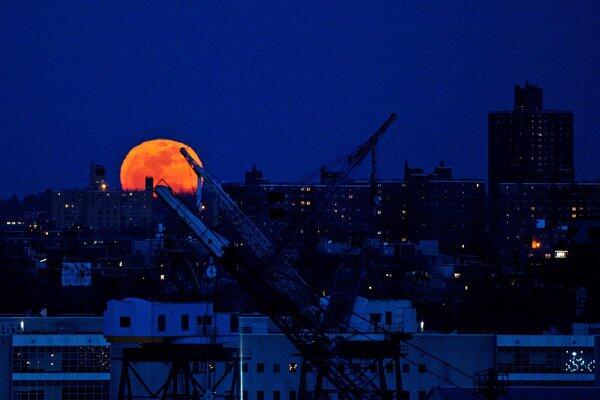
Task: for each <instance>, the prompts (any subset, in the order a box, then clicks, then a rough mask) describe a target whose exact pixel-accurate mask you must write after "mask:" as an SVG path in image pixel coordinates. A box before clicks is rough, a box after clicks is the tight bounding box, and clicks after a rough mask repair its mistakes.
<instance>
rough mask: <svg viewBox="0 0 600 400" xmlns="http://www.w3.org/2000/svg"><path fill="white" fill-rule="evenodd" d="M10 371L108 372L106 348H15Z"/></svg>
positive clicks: (108, 351)
mask: <svg viewBox="0 0 600 400" xmlns="http://www.w3.org/2000/svg"><path fill="white" fill-rule="evenodd" d="M12 367H13V372H108V371H110V348H109V346H15V347H13V351H12Z"/></svg>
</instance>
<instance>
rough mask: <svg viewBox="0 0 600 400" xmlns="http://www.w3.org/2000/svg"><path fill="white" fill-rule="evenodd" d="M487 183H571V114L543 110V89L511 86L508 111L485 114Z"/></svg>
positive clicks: (572, 165)
mask: <svg viewBox="0 0 600 400" xmlns="http://www.w3.org/2000/svg"><path fill="white" fill-rule="evenodd" d="M488 174H489V183H490V184H494V183H500V182H573V180H574V178H575V167H574V164H573V113H572V112H570V111H556V110H545V109H544V107H543V91H542V89H541V88H538V87H536V86H534V85H531V84H529V82H526V83H525V86H524V87H520V86H515V104H514V109H513V110H512V111H495V112H491V113H489V115H488Z"/></svg>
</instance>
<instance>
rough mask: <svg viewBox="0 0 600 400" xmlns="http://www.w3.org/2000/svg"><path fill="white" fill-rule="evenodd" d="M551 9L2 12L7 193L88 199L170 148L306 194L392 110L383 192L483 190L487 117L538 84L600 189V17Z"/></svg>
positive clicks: (591, 11) (1, 193) (227, 173)
mask: <svg viewBox="0 0 600 400" xmlns="http://www.w3.org/2000/svg"><path fill="white" fill-rule="evenodd" d="M540 4H541V3H529V4H527V5H517V4H508V5H502V6H500V5H495V4H492V3H487V4H479V5H476V6H472V7H468V6H466V5H465V4H459V5H456V6H453V7H450V6H445V5H443V4H430V3H422V4H415V3H412V4H405V5H403V6H402V7H392V6H390V5H369V6H360V5H354V6H351V7H345V6H344V7H342V6H339V5H335V4H332V5H329V6H321V7H317V6H307V7H295V6H293V5H287V6H280V7H278V6H273V7H272V9H268V10H267V9H265V8H262V7H260V6H256V5H247V6H245V7H231V8H226V9H216V8H214V7H207V8H206V9H201V10H198V9H188V8H186V6H183V5H178V6H175V7H173V8H171V9H170V10H163V9H162V8H161V7H160V6H157V5H155V4H154V5H152V4H151V5H149V6H148V7H146V8H144V9H141V10H138V9H137V8H136V7H134V6H117V5H113V6H110V7H108V9H106V10H98V9H96V8H94V7H93V6H91V5H86V6H82V7H74V6H71V7H70V6H68V5H67V6H64V7H62V8H60V10H58V9H55V8H53V7H52V6H45V7H44V6H42V7H36V8H35V9H32V7H28V6H26V5H20V4H15V5H11V6H5V8H6V13H5V14H6V24H5V26H6V27H7V29H5V30H4V32H3V35H4V36H6V40H5V41H4V42H5V43H6V44H5V46H4V47H3V48H2V50H1V53H2V55H3V58H6V59H11V60H12V61H13V62H12V63H7V64H6V65H3V66H2V67H1V68H2V73H3V75H4V76H5V77H6V78H7V79H5V80H3V83H2V86H1V88H2V91H3V92H4V93H8V94H9V96H4V100H3V101H2V103H1V106H2V109H3V115H2V117H1V118H0V120H1V121H2V125H1V128H0V129H1V130H2V133H3V134H2V135H1V139H0V145H2V147H3V148H4V149H6V155H5V156H4V157H3V158H2V160H0V170H1V171H2V173H1V174H2V176H1V177H2V179H3V182H4V185H3V188H2V190H0V197H2V198H6V197H8V196H10V195H11V194H12V193H17V194H18V195H20V196H22V195H24V194H26V193H29V192H39V191H41V190H43V189H45V188H48V187H79V185H80V184H81V183H82V182H85V180H86V174H87V166H88V165H89V162H90V161H91V160H95V161H97V162H100V163H101V164H104V165H106V166H107V168H108V171H109V181H110V182H112V183H113V184H114V183H115V182H118V179H117V175H118V168H119V166H120V163H121V161H122V159H123V157H124V156H125V154H126V153H127V151H128V150H129V149H130V148H131V147H133V146H134V145H136V144H138V143H140V142H141V141H143V140H146V139H151V138H157V137H167V138H172V139H177V140H181V141H183V142H185V143H188V144H189V145H190V146H191V147H193V148H194V149H195V150H196V151H197V152H198V153H199V156H200V157H201V158H202V159H203V160H204V161H205V162H206V165H207V167H209V168H210V169H211V171H213V172H214V173H215V174H217V175H218V176H220V177H222V178H223V179H225V180H227V181H241V180H242V177H243V172H244V171H245V170H248V169H250V168H251V166H252V165H253V164H256V165H257V166H258V167H259V168H260V169H262V170H263V171H264V172H265V175H266V176H267V177H269V178H271V179H272V180H277V181H286V180H288V181H294V180H296V179H297V178H298V177H300V176H303V175H304V174H305V173H306V172H307V171H312V170H314V169H316V168H318V167H319V166H320V165H321V164H322V163H324V162H326V161H328V160H330V159H332V158H333V157H335V156H337V155H338V154H339V153H341V152H343V151H344V150H345V149H347V148H351V147H352V146H354V145H356V144H358V143H360V141H361V138H363V137H365V136H366V135H368V134H370V133H371V132H372V131H373V130H374V129H375V127H376V126H377V123H378V121H380V120H381V119H382V118H383V117H384V116H385V115H387V114H389V113H390V112H394V111H395V112H397V113H398V122H399V123H398V124H397V126H395V127H394V128H393V129H392V130H391V131H390V134H389V135H388V136H387V137H386V138H385V139H384V140H383V142H382V143H381V145H380V154H379V156H380V163H379V164H380V176H381V177H382V178H388V179H393V178H401V176H402V166H403V163H404V161H405V160H406V161H408V162H409V163H410V164H411V165H418V166H423V167H425V168H426V169H430V168H432V167H433V166H434V165H437V164H438V163H439V161H440V160H445V161H446V163H447V164H448V165H450V166H452V167H453V168H454V170H455V171H456V175H457V176H462V177H472V178H485V177H486V176H487V167H486V165H487V152H486V148H487V123H486V119H487V113H488V112H490V111H496V110H510V109H511V108H512V95H513V93H512V88H513V86H514V85H519V84H520V85H522V84H524V82H525V81H526V80H529V81H530V82H531V83H533V84H535V85H537V86H540V87H542V88H543V89H544V90H545V104H546V108H548V109H559V110H569V111H573V112H574V116H575V129H574V143H575V149H574V150H575V169H576V171H577V172H576V180H588V181H589V180H597V179H598V177H599V176H598V175H599V174H598V171H599V170H600V160H598V159H597V157H596V154H597V152H598V146H599V145H598V140H597V132H598V129H599V127H600V122H599V121H598V119H597V117H596V111H595V109H594V105H595V104H596V103H597V100H598V99H600V89H599V88H600V84H599V81H598V79H600V78H598V74H597V73H596V72H597V70H598V61H597V60H598V59H600V57H598V55H599V54H600V45H599V44H598V43H597V42H596V41H595V40H594V37H596V36H597V33H598V32H597V31H598V27H597V24H595V22H594V21H595V19H594V15H597V13H598V11H599V10H597V9H598V8H599V7H600V6H599V5H598V4H597V3H584V2H581V3H577V4H575V5H569V6H568V7H567V5H566V3H562V2H558V3H553V4H545V6H544V7H541V6H540ZM267 15H268V18H267V17H266V16H267ZM132 16H134V18H132ZM563 16H565V18H563ZM569 16H570V17H572V18H567V17H569ZM56 22H58V23H56ZM125 22H128V23H125ZM533 33H535V34H533ZM52 38H59V39H60V40H58V41H55V40H53V39H52ZM119 38H122V40H119ZM464 46H468V48H469V51H468V52H464V51H462V49H463V47H464ZM515 60H518V62H515ZM432 144H433V145H432ZM340 150H341V151H340ZM290 160H293V162H290ZM296 160H302V162H299V161H296ZM49 166H51V167H52V171H53V173H51V174H48V167H49Z"/></svg>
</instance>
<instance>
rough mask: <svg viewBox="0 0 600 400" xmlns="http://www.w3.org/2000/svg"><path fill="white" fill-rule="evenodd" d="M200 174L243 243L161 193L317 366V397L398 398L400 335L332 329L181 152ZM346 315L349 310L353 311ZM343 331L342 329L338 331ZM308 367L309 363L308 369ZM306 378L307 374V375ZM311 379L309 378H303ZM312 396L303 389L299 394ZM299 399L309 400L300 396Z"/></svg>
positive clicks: (287, 268) (370, 144)
mask: <svg viewBox="0 0 600 400" xmlns="http://www.w3.org/2000/svg"><path fill="white" fill-rule="evenodd" d="M395 119H396V115H395V114H392V115H391V116H390V117H389V118H388V119H387V120H386V121H385V122H384V123H383V124H382V125H381V127H380V128H379V129H377V130H376V131H375V133H373V134H372V135H371V136H370V137H369V139H368V140H367V141H366V142H364V143H363V144H362V145H360V146H359V147H358V148H356V149H355V150H354V151H353V152H352V153H350V154H349V155H348V157H347V164H346V166H345V167H344V168H343V169H342V170H341V171H339V173H338V174H337V177H336V179H335V181H334V182H333V183H332V185H331V187H330V188H329V190H328V191H327V192H326V193H325V195H324V196H323V198H322V200H321V202H320V203H319V205H318V208H317V210H316V211H315V212H313V213H312V214H311V215H310V216H309V217H308V218H307V219H306V220H305V221H304V222H303V224H302V226H301V227H300V229H299V230H297V231H296V232H297V233H298V232H301V233H305V232H308V231H309V230H310V226H312V224H314V223H315V222H316V221H317V220H318V218H319V217H320V215H321V213H322V212H323V211H324V210H325V208H326V207H327V205H328V204H329V203H330V202H331V201H332V200H333V199H334V197H335V195H336V193H337V190H338V189H339V187H340V185H341V184H343V183H344V182H345V181H346V179H347V178H348V177H349V176H350V174H351V173H352V172H353V171H354V170H355V169H356V168H357V167H358V166H359V165H360V164H361V162H362V161H363V160H364V158H365V157H366V156H367V155H368V154H369V153H371V152H372V150H373V148H374V147H375V146H376V144H377V142H378V140H379V139H380V138H381V136H382V135H383V134H384V133H385V131H386V130H387V128H388V127H389V126H390V125H391V124H392V122H393V121H394V120H395ZM181 153H182V155H183V156H184V157H185V158H186V160H187V161H188V163H189V164H190V166H191V167H192V168H193V170H194V172H195V173H196V174H197V175H198V177H201V178H202V179H203V182H204V185H205V187H207V188H208V189H210V190H211V191H212V192H213V193H214V194H215V197H216V199H217V201H218V203H219V207H220V210H221V211H222V213H223V215H224V216H225V217H226V218H227V219H228V220H229V222H230V223H231V224H232V225H233V226H234V228H235V231H236V233H237V235H238V236H239V238H236V239H226V238H224V237H222V236H221V235H219V234H217V233H216V232H213V231H212V230H211V229H209V228H208V227H207V226H206V225H205V224H204V223H203V221H202V220H201V219H200V218H199V217H198V216H196V214H195V213H194V212H192V211H190V210H189V209H188V208H187V207H186V206H185V205H184V204H183V203H182V201H181V200H180V199H179V198H178V197H177V196H176V194H175V193H174V192H173V191H172V190H171V188H170V187H168V186H167V185H162V184H159V185H157V186H156V188H155V192H156V193H157V195H158V196H159V197H160V198H161V199H163V200H164V201H165V202H166V203H167V204H168V205H169V207H170V208H172V209H173V210H174V211H175V212H176V213H177V215H178V216H179V217H180V218H181V220H182V221H183V222H184V223H185V224H186V225H187V226H188V227H189V228H190V229H191V231H192V232H193V233H194V235H195V236H196V237H197V238H198V239H199V240H200V241H201V242H202V243H203V244H204V245H205V246H206V247H207V248H208V249H209V251H210V252H211V253H212V255H213V256H214V257H215V258H217V259H218V260H220V263H221V264H222V265H223V267H224V268H225V269H226V270H227V272H229V274H230V275H231V276H232V277H233V278H235V279H236V280H237V282H238V283H239V284H240V286H241V287H242V288H243V289H244V290H245V291H247V293H248V294H250V296H251V297H252V299H253V300H254V301H255V302H256V304H257V305H258V307H259V308H260V310H261V311H262V312H264V313H265V314H266V315H268V316H269V318H270V319H271V320H272V321H273V322H274V323H275V324H276V325H277V326H278V328H279V329H280V330H281V332H282V333H284V334H285V335H286V336H287V338H288V339H289V340H290V341H291V342H292V344H293V345H294V346H295V347H296V348H297V350H298V351H299V352H300V353H301V355H302V356H303V357H304V359H305V360H306V361H307V362H308V363H310V364H311V365H312V366H314V367H315V368H316V373H317V378H316V383H315V388H314V391H313V393H314V398H316V399H320V398H321V397H322V394H323V392H322V390H323V387H324V381H328V382H329V383H330V384H331V385H332V386H333V387H334V388H335V390H336V391H337V392H338V393H339V394H340V395H341V396H342V397H348V398H352V399H363V398H385V399H387V398H390V397H393V394H394V392H395V394H396V396H395V397H396V398H397V399H399V398H400V396H401V391H402V380H401V375H400V362H399V360H400V357H401V356H402V353H401V346H400V344H399V342H400V340H401V339H402V338H403V337H402V336H401V335H396V334H387V335H385V338H384V339H383V340H377V341H374V340H357V339H356V338H354V339H353V340H349V339H348V336H349V335H347V334H343V333H339V334H337V335H335V334H333V333H332V332H331V323H330V321H331V320H332V318H331V315H330V310H329V309H328V308H327V307H326V306H324V305H322V304H321V302H320V299H319V297H318V296H317V295H315V294H314V293H313V291H312V290H311V288H310V287H309V285H308V284H307V283H306V282H305V281H304V279H303V278H302V277H301V276H300V274H299V273H298V271H297V270H296V268H294V267H293V266H292V265H290V264H289V262H288V261H287V260H286V258H285V256H284V255H283V253H282V252H281V251H280V249H278V248H276V247H275V246H274V245H273V244H272V243H271V242H270V241H269V240H268V239H267V238H266V237H265V235H264V234H263V233H262V232H261V231H260V229H258V227H257V226H256V225H254V223H253V222H252V221H251V220H250V219H249V218H248V217H247V216H246V215H245V214H244V212H242V210H240V208H239V207H238V206H237V204H236V203H235V202H234V201H233V200H232V199H231V198H230V197H229V196H228V195H227V193H226V192H225V191H224V190H223V189H222V188H221V186H220V184H219V182H218V181H217V180H216V179H214V178H213V177H212V176H211V174H210V173H208V172H207V171H206V170H205V169H204V168H203V167H202V166H200V165H199V164H198V163H197V162H196V161H195V160H194V159H193V158H192V157H191V156H190V155H189V154H188V152H187V151H186V150H185V148H182V149H181ZM348 312H351V310H349V311H348ZM343 329H344V327H342V326H341V325H340V327H339V329H338V332H341V331H342V330H343ZM359 359H360V360H367V359H368V360H371V361H369V363H368V365H367V366H366V367H364V366H363V367H362V368H361V367H358V368H357V363H356V360H359ZM383 360H386V362H388V363H393V364H394V367H395V368H394V369H395V388H394V390H393V391H392V390H389V389H388V385H387V382H386V376H385V370H384V368H383ZM374 362H375V363H377V365H379V366H380V368H379V369H378V373H376V374H375V376H370V375H373V374H372V373H371V374H370V375H369V368H370V367H371V365H372V364H373V363H374ZM305 364H306V363H303V365H302V368H304V367H305ZM302 376H305V371H303V375H302ZM304 380H305V379H304ZM305 395H306V392H305V391H303V390H301V391H300V396H301V397H303V396H305ZM300 400H303V399H302V398H301V399H300Z"/></svg>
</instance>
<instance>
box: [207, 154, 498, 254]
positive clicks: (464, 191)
mask: <svg viewBox="0 0 600 400" xmlns="http://www.w3.org/2000/svg"><path fill="white" fill-rule="evenodd" d="M247 176H249V177H250V178H253V179H249V180H247V181H246V182H245V183H244V184H226V185H224V186H223V187H224V189H225V190H226V191H227V193H228V194H229V195H230V196H231V197H232V199H233V200H235V201H236V203H237V204H238V205H239V206H240V208H241V209H242V210H243V211H244V212H245V213H246V214H247V215H248V216H249V217H250V218H251V219H252V220H253V221H254V222H255V223H256V224H257V226H258V227H259V228H260V229H261V230H262V231H263V232H264V233H265V234H266V235H267V236H269V237H270V238H280V237H281V236H282V235H285V233H286V232H287V233H288V234H289V233H290V230H291V229H292V227H301V226H303V225H302V224H301V223H302V221H304V220H305V219H306V218H307V217H308V216H309V215H311V214H312V213H313V212H314V211H315V210H316V209H318V210H319V211H318V212H319V219H318V223H316V224H315V226H316V228H315V229H314V231H315V232H314V233H315V234H316V236H317V237H318V238H319V239H320V240H322V241H325V240H327V241H329V240H331V241H334V242H345V243H354V242H357V243H360V239H358V238H364V237H379V238H381V239H382V240H383V241H386V242H406V241H412V242H417V241H420V240H437V241H439V242H440V245H441V248H442V251H444V252H448V253H450V254H457V253H459V254H463V253H467V254H474V253H475V254H476V253H477V252H478V251H479V249H480V248H481V241H482V238H483V233H484V225H485V201H486V199H485V183H484V182H483V181H482V180H465V179H454V178H453V177H452V169H451V168H449V167H446V166H444V165H443V163H442V164H441V165H440V166H438V167H436V168H435V170H434V172H433V173H429V174H426V173H424V172H423V170H422V169H418V168H408V166H407V167H406V168H405V178H404V180H396V181H393V180H392V181H390V180H382V181H378V182H377V184H376V185H377V187H376V188H375V189H376V190H375V193H374V190H373V188H372V187H371V184H370V183H369V182H367V181H354V182H351V183H347V184H344V185H341V187H339V188H338V190H337V193H336V196H335V197H334V198H333V199H332V200H331V201H330V202H329V204H327V206H326V207H324V208H323V209H320V202H321V201H322V199H323V198H324V196H325V195H326V193H328V191H329V190H330V189H331V186H330V185H327V184H324V183H320V184H303V185H291V184H276V183H269V182H268V181H266V179H265V178H264V177H263V175H262V173H260V171H257V170H253V171H250V172H249V173H248V175H247ZM255 177H259V179H255ZM211 207H216V205H215V206H211V205H210V204H209V205H208V208H209V209H210V208H211Z"/></svg>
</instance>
